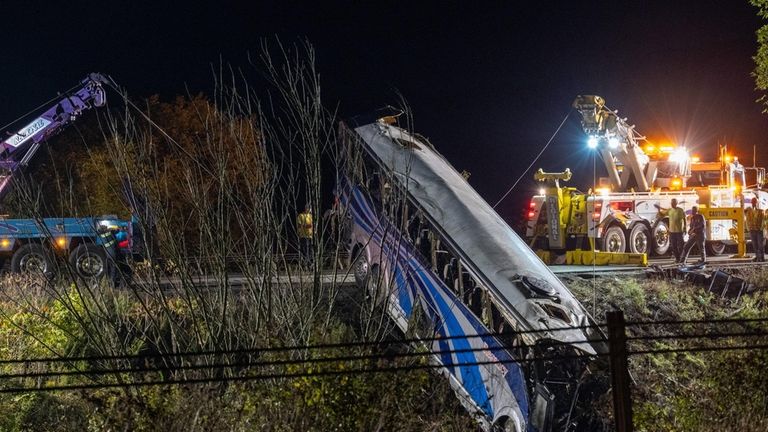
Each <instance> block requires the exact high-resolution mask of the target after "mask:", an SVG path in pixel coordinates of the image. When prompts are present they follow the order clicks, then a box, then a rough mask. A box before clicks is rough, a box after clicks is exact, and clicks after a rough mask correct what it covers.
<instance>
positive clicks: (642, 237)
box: [629, 223, 651, 255]
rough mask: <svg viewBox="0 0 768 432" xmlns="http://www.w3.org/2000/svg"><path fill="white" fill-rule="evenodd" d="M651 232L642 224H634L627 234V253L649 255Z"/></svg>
mask: <svg viewBox="0 0 768 432" xmlns="http://www.w3.org/2000/svg"><path fill="white" fill-rule="evenodd" d="M650 247H651V231H650V230H649V229H648V227H647V226H645V225H644V224H642V223H638V224H636V225H635V226H634V227H632V231H630V232H629V251H630V252H632V253H644V254H647V255H650V253H651V251H650Z"/></svg>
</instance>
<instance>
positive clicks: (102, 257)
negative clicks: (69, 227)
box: [69, 244, 109, 279]
mask: <svg viewBox="0 0 768 432" xmlns="http://www.w3.org/2000/svg"><path fill="white" fill-rule="evenodd" d="M69 264H70V265H71V266H72V269H73V270H74V271H75V274H76V275H77V276H79V277H81V278H83V279H101V278H102V277H104V276H105V275H106V274H107V266H108V265H109V262H108V260H107V252H106V251H105V250H104V248H103V247H102V246H97V245H95V244H81V245H80V246H78V247H76V248H75V250H73V251H72V253H71V254H69Z"/></svg>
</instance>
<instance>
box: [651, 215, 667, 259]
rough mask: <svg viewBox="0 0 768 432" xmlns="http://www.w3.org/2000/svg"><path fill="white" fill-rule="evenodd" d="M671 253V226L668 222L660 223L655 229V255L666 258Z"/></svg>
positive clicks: (662, 221)
mask: <svg viewBox="0 0 768 432" xmlns="http://www.w3.org/2000/svg"><path fill="white" fill-rule="evenodd" d="M667 252H669V225H668V224H667V221H665V220H661V221H659V222H658V223H657V224H656V226H655V227H653V253H654V254H655V255H658V256H664V255H666V254H667Z"/></svg>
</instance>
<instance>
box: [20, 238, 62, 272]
mask: <svg viewBox="0 0 768 432" xmlns="http://www.w3.org/2000/svg"><path fill="white" fill-rule="evenodd" d="M11 271H13V272H14V273H25V274H41V275H44V276H46V277H48V276H51V275H53V258H52V256H51V254H50V252H49V251H48V249H46V248H45V247H44V246H43V245H39V244H34V243H30V244H26V245H24V246H22V247H20V248H19V249H18V250H17V251H16V253H14V254H13V258H11Z"/></svg>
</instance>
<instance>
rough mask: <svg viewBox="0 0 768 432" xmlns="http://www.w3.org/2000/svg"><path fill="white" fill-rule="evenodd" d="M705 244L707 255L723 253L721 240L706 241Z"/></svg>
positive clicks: (723, 247) (723, 246)
mask: <svg viewBox="0 0 768 432" xmlns="http://www.w3.org/2000/svg"><path fill="white" fill-rule="evenodd" d="M705 246H706V249H707V255H711V256H718V255H722V254H723V253H725V243H723V242H721V241H708V242H707V243H706V245H705Z"/></svg>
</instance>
